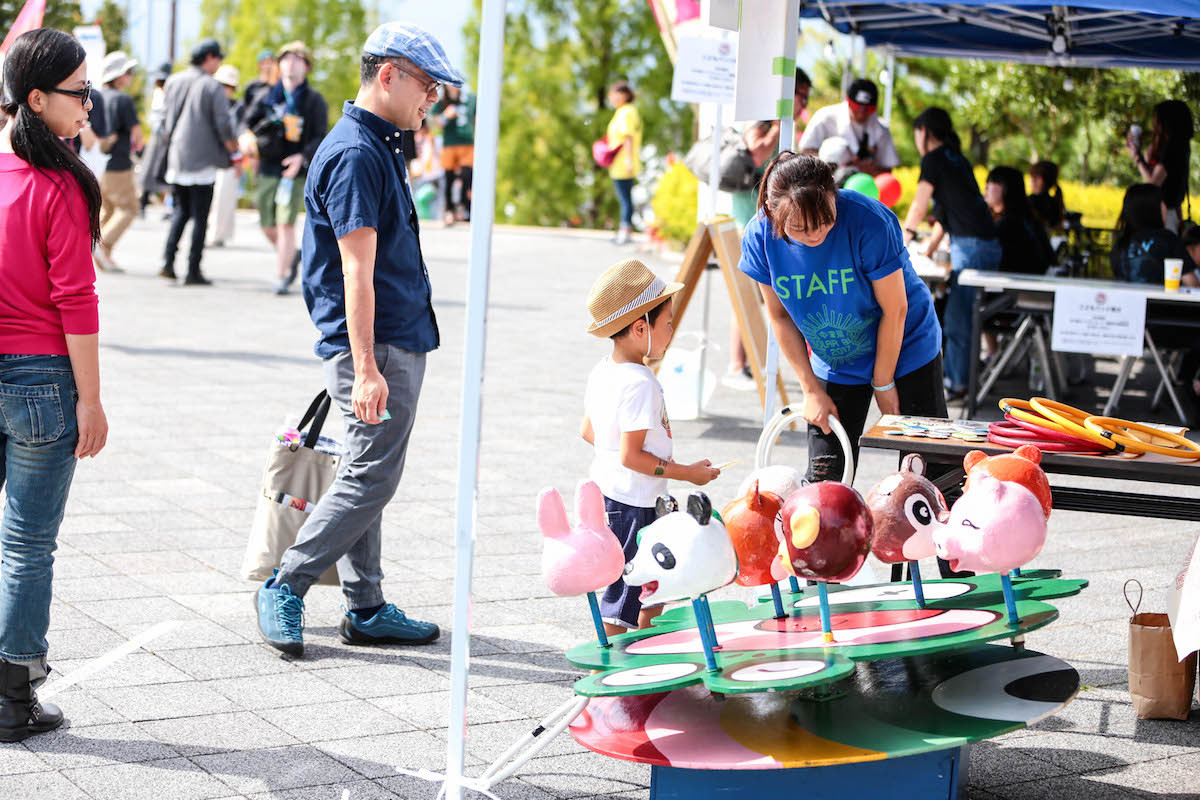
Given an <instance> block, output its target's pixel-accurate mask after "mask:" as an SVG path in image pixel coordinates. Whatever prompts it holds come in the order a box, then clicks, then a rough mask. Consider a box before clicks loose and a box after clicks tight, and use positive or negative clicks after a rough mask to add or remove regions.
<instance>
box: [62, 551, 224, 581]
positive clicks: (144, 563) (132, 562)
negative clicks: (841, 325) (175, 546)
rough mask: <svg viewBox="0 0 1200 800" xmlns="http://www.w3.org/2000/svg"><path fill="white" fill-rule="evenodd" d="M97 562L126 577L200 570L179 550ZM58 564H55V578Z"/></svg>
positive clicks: (102, 558)
mask: <svg viewBox="0 0 1200 800" xmlns="http://www.w3.org/2000/svg"><path fill="white" fill-rule="evenodd" d="M96 560H97V561H100V562H103V563H104V564H106V565H108V566H109V567H111V568H113V569H115V570H116V571H118V572H121V573H122V574H125V575H133V576H142V575H162V574H164V573H171V572H189V571H192V570H196V569H200V568H201V566H202V564H201V563H200V562H199V561H197V560H196V559H194V558H192V557H190V556H188V555H186V554H185V553H181V552H179V551H177V550H155V551H151V552H148V553H105V554H101V555H97V556H96ZM57 575H58V564H57V562H56V563H55V576H56V577H57Z"/></svg>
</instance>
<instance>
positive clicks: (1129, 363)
mask: <svg viewBox="0 0 1200 800" xmlns="http://www.w3.org/2000/svg"><path fill="white" fill-rule="evenodd" d="M1133 362H1134V357H1133V356H1121V367H1120V369H1119V370H1117V381H1116V383H1114V384H1113V390H1112V394H1110V395H1109V396H1108V402H1107V403H1105V404H1104V414H1103V415H1102V416H1105V417H1111V416H1112V412H1113V409H1114V408H1116V407H1117V403H1118V402H1120V400H1121V393H1122V392H1124V391H1125V382H1126V381H1127V380H1129V373H1130V371H1131V370H1133Z"/></svg>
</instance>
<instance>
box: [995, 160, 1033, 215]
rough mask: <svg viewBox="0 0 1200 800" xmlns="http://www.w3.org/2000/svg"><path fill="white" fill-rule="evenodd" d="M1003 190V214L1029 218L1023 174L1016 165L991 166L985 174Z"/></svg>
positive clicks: (1027, 198)
mask: <svg viewBox="0 0 1200 800" xmlns="http://www.w3.org/2000/svg"><path fill="white" fill-rule="evenodd" d="M987 182H988V183H994V184H996V185H997V186H999V187H1000V188H1001V190H1003V192H1004V216H1005V217H1012V218H1013V219H1019V220H1024V219H1028V218H1029V216H1030V215H1029V197H1028V195H1026V194H1025V176H1024V175H1022V174H1021V170H1019V169H1017V168H1016V167H993V168H992V171H991V172H989V173H988V176H987Z"/></svg>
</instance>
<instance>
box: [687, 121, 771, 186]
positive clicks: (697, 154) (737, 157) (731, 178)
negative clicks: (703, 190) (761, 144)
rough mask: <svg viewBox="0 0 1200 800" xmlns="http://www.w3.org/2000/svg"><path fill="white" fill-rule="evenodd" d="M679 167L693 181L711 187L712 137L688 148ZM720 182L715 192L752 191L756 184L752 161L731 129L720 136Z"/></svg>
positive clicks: (739, 137)
mask: <svg viewBox="0 0 1200 800" xmlns="http://www.w3.org/2000/svg"><path fill="white" fill-rule="evenodd" d="M683 165H684V166H685V167H687V168H688V171H690V172H691V173H692V174H693V175H695V176H696V178H697V179H699V180H701V181H704V182H705V183H711V181H710V180H709V173H711V172H712V137H711V136H709V137H706V138H704V139H701V140H700V141H698V142H696V143H695V144H694V145H692V147H691V149H690V150H688V152H687V155H686V156H684V158H683ZM719 167H720V170H721V172H720V176H719V177H720V180H719V181H718V183H717V188H718V189H720V190H721V191H722V192H744V191H747V190H749V189H753V188H754V184H755V183H756V182H757V181H758V175H757V174H756V173H755V167H754V158H753V157H752V156H751V155H750V148H748V147H746V142H745V141H744V140H743V139H742V135H741V134H740V133H738V132H737V131H735V130H733V129H732V128H729V129H726V130H724V131H722V132H721V160H720V164H719Z"/></svg>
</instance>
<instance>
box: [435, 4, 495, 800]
mask: <svg viewBox="0 0 1200 800" xmlns="http://www.w3.org/2000/svg"><path fill="white" fill-rule="evenodd" d="M505 6H506V0H483V17H482V20H483V24H482V27H481V28H480V36H479V71H478V73H477V74H478V95H477V96H478V98H479V99H478V104H479V105H478V110H477V112H476V120H475V188H474V190H473V192H472V195H471V256H470V262H469V266H468V273H467V314H466V330H465V337H464V338H465V352H464V355H463V383H462V386H463V388H462V407H461V411H460V413H459V429H458V430H459V433H458V441H459V445H458V503H457V508H456V511H455V518H454V540H455V547H454V550H455V567H454V627H453V639H452V640H451V645H450V730H449V731H448V736H447V738H448V740H449V741H448V744H447V746H446V783H445V787H444V788H445V790H446V796H447V797H448V798H449V800H460V798H461V797H462V788H463V787H462V782H463V780H464V779H465V777H466V775H465V773H464V772H463V766H464V761H465V756H466V735H467V671H468V668H469V660H470V654H471V647H470V646H471V638H470V637H471V630H470V628H471V622H470V603H471V564H472V561H473V559H474V551H475V524H476V519H477V513H478V494H479V437H480V428H481V422H482V416H483V364H484V354H485V350H486V347H485V345H486V342H487V300H488V273H489V270H490V267H491V249H492V223H493V220H494V219H495V215H496V154H497V149H498V138H499V132H500V78H501V75H502V71H503V69H504V22H505Z"/></svg>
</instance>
